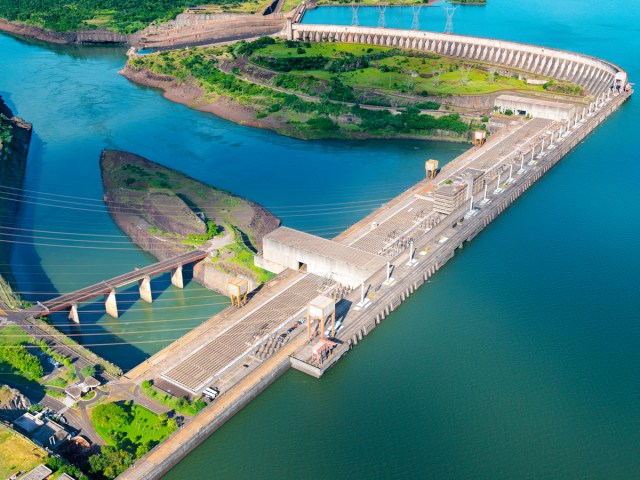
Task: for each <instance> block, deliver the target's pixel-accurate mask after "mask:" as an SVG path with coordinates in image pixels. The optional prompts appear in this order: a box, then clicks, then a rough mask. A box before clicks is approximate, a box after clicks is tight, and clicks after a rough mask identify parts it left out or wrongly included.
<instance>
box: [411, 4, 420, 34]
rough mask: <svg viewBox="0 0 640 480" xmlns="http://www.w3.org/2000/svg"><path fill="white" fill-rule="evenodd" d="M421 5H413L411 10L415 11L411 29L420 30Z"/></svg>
mask: <svg viewBox="0 0 640 480" xmlns="http://www.w3.org/2000/svg"><path fill="white" fill-rule="evenodd" d="M421 8H422V7H421V6H420V5H413V6H412V7H411V11H412V12H413V21H412V22H411V30H420V9H421Z"/></svg>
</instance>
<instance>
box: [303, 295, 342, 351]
mask: <svg viewBox="0 0 640 480" xmlns="http://www.w3.org/2000/svg"><path fill="white" fill-rule="evenodd" d="M329 317H331V336H332V337H335V335H336V302H335V300H334V299H333V298H329V297H325V296H324V295H318V296H317V297H316V298H314V299H313V300H311V301H310V302H309V304H308V305H307V341H308V342H310V341H311V321H312V320H315V319H318V320H319V321H320V335H321V336H322V338H324V326H325V322H326V321H327V319H328V318H329Z"/></svg>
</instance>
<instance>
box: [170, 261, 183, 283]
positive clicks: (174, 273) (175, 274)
mask: <svg viewBox="0 0 640 480" xmlns="http://www.w3.org/2000/svg"><path fill="white" fill-rule="evenodd" d="M171 284H172V285H173V286H174V287H178V288H184V279H183V278H182V265H180V266H179V267H178V268H176V269H175V270H171Z"/></svg>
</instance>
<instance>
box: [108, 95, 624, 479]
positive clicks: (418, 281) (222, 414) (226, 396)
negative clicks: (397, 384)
mask: <svg viewBox="0 0 640 480" xmlns="http://www.w3.org/2000/svg"><path fill="white" fill-rule="evenodd" d="M626 98H627V97H625V96H623V95H621V96H619V97H617V98H612V99H610V100H604V101H603V102H602V103H600V104H599V106H598V107H597V108H596V109H595V110H594V114H593V115H592V116H590V117H588V118H587V120H586V121H585V122H584V123H583V122H579V123H578V124H576V125H575V126H572V127H571V128H570V129H569V131H568V132H567V134H566V135H564V136H561V138H559V139H557V140H555V147H554V148H553V149H547V150H544V152H543V154H542V155H541V156H540V157H539V158H538V157H536V161H535V163H534V164H533V165H530V166H529V168H528V169H527V170H526V171H525V172H524V173H522V174H521V175H516V176H514V179H513V181H512V182H511V183H510V184H508V185H504V188H503V189H501V191H500V192H499V193H497V194H492V195H491V198H490V202H488V203H485V204H483V205H482V206H481V207H480V208H479V209H478V212H477V214H476V215H474V216H473V217H469V218H465V215H464V214H465V213H466V208H467V207H466V205H462V206H461V207H460V208H458V209H457V210H454V211H453V212H452V213H451V214H449V215H446V216H444V217H443V216H442V215H440V221H439V222H437V223H435V224H431V223H428V222H427V223H425V221H426V219H428V218H433V217H429V216H426V217H425V216H422V214H419V215H416V213H420V212H423V211H428V210H429V206H430V205H431V208H432V204H433V202H434V198H433V192H434V191H435V187H438V186H440V185H442V184H445V182H446V181H447V180H452V182H453V179H460V178H462V177H463V176H464V173H465V172H467V173H468V172H469V171H470V170H478V171H482V172H484V174H485V178H484V179H483V180H486V181H487V182H488V186H489V190H491V191H494V188H495V186H496V184H497V183H499V176H500V175H499V173H500V172H501V171H502V170H503V169H504V167H505V166H506V165H505V161H507V162H508V159H509V158H511V157H512V154H513V153H514V152H517V151H519V150H520V149H521V148H523V147H527V148H531V149H532V150H534V151H536V152H538V151H542V148H540V144H541V141H542V140H543V138H544V137H543V136H541V135H540V134H541V132H542V133H546V132H547V131H549V130H550V129H551V131H552V134H553V135H556V134H557V133H558V132H560V128H561V127H562V126H561V125H556V124H554V123H553V122H552V121H550V120H545V119H541V118H538V119H533V120H529V121H523V120H521V121H520V122H512V124H511V125H509V126H507V127H505V129H503V130H502V131H500V132H498V133H497V134H495V135H492V136H491V137H490V138H489V140H488V141H487V143H486V144H485V145H483V146H482V147H479V148H474V149H471V150H469V151H467V152H466V153H464V154H463V155H461V156H460V157H458V158H457V159H456V160H454V161H452V162H450V163H449V164H447V165H446V166H444V167H443V169H442V171H441V173H440V175H439V180H438V181H437V185H436V180H432V179H424V180H422V181H421V182H419V183H418V184H416V185H415V186H413V187H411V188H410V189H408V190H407V191H406V192H404V193H402V194H401V195H399V196H398V197H396V198H395V199H393V200H392V201H390V202H388V203H387V204H385V205H384V206H383V207H381V208H380V209H378V210H376V211H375V212H373V213H372V214H371V215H369V216H367V217H366V218H364V219H363V220H361V221H360V222H358V223H357V224H356V225H354V226H352V227H350V228H349V229H347V230H346V231H345V232H343V233H342V234H340V235H338V236H337V237H336V238H334V239H333V242H330V245H332V246H335V245H336V244H342V245H345V246H350V245H355V244H358V245H361V248H366V249H367V251H378V250H380V249H381V247H382V246H383V245H385V243H386V241H387V240H386V239H387V237H388V235H387V233H388V232H389V231H393V230H395V229H404V232H409V233H410V234H411V235H412V237H413V239H414V240H413V241H412V242H410V243H411V244H415V250H414V249H412V250H414V251H419V252H421V253H420V254H419V255H417V258H418V259H419V261H418V262H415V263H412V264H409V263H410V262H407V261H406V260H407V259H408V258H409V257H410V255H409V254H408V252H407V250H408V249H409V246H407V247H405V248H403V249H400V250H398V251H395V253H394V255H393V256H392V257H390V261H391V262H392V263H393V264H394V265H395V268H394V273H393V277H394V279H395V282H393V283H386V284H385V283H384V282H385V279H386V278H387V268H386V262H385V264H384V265H383V266H382V268H380V269H379V270H378V271H377V272H375V273H374V274H373V275H371V276H370V277H369V279H368V280H367V284H368V285H370V286H371V289H370V291H372V292H375V296H373V295H370V296H369V298H368V300H369V305H368V307H367V308H362V309H356V308H351V306H352V305H353V304H354V303H355V302H356V301H357V300H359V292H358V291H354V292H352V293H351V294H349V295H348V297H347V300H348V301H345V302H339V303H338V304H337V305H336V308H337V311H336V316H337V317H338V318H339V321H338V322H337V323H341V324H342V325H343V326H342V328H340V329H339V330H338V331H337V334H336V346H335V347H334V348H333V350H332V351H330V349H325V348H324V346H323V345H318V344H317V343H312V344H309V343H308V342H307V338H306V336H305V335H300V334H299V335H298V336H297V337H295V338H294V339H293V340H292V341H291V343H290V344H289V345H287V346H285V347H284V348H283V349H282V350H281V351H279V352H276V353H275V354H274V355H273V356H272V357H271V358H267V359H265V361H264V363H260V364H259V366H258V367H257V368H256V370H255V371H251V370H250V369H247V370H248V371H249V373H244V375H243V374H242V372H243V371H242V369H241V368H240V369H239V370H238V371H239V372H240V373H238V374H237V375H238V377H237V379H234V380H233V382H234V383H232V384H231V385H230V389H229V390H227V391H224V390H223V389H221V391H223V393H222V395H221V397H220V398H219V399H217V400H216V403H214V404H213V405H212V406H211V407H208V408H207V409H205V410H204V411H203V412H201V413H200V414H199V415H198V416H196V418H195V419H194V421H193V423H191V424H188V425H186V426H185V428H183V429H180V430H178V431H177V432H175V433H174V434H173V435H172V436H171V437H170V438H169V439H168V440H167V441H166V442H163V443H162V444H161V445H160V446H158V447H157V448H156V449H154V450H153V451H152V452H150V453H149V454H147V455H145V457H143V458H142V459H140V460H138V461H137V462H136V465H135V468H132V469H129V470H127V472H125V473H124V474H123V475H121V477H119V478H121V479H127V480H129V479H155V478H160V477H161V476H162V475H163V474H164V473H166V472H167V471H168V470H169V469H170V468H171V467H173V466H174V465H175V464H176V463H177V462H178V461H179V460H180V459H182V458H184V457H185V456H186V455H187V454H188V453H189V452H190V451H192V450H193V449H194V448H195V447H197V446H198V445H199V444H200V443H201V442H203V441H204V440H205V439H206V438H207V436H208V435H210V434H211V433H212V432H214V431H215V430H216V429H217V428H219V427H220V426H221V425H222V424H223V423H224V422H225V421H226V420H228V419H229V418H230V417H231V416H232V415H233V414H235V413H236V412H238V411H239V410H240V409H241V408H242V407H243V406H244V405H246V403H248V401H250V400H251V399H252V398H254V397H255V396H256V395H257V394H258V393H259V392H260V391H262V390H263V389H264V388H266V386H267V385H269V384H270V383H271V382H273V381H274V380H275V379H276V378H278V377H279V376H281V375H283V374H284V373H285V372H286V370H287V369H288V368H289V366H292V367H293V368H296V369H298V370H300V371H303V372H305V373H308V374H309V375H312V376H314V377H320V376H322V375H323V374H324V373H325V372H326V371H327V369H328V368H331V366H332V365H334V364H335V363H336V362H337V361H338V360H339V359H340V358H341V357H342V356H343V355H345V354H346V353H347V352H349V350H350V349H352V348H354V347H355V346H356V345H357V344H358V343H359V342H360V341H362V339H363V338H364V336H366V335H367V334H368V333H369V332H370V331H372V330H373V329H374V328H375V327H376V326H377V324H379V323H380V322H381V321H383V320H384V319H385V318H386V317H387V316H388V315H389V314H390V313H391V312H392V311H393V310H395V309H396V308H398V306H399V305H400V304H401V303H402V302H403V301H405V300H406V299H407V298H408V297H409V296H410V295H411V294H413V293H414V292H415V291H416V290H417V289H418V288H419V287H420V286H421V285H423V284H424V283H425V282H426V281H427V280H428V279H429V278H430V277H431V276H432V275H433V274H435V272H436V271H437V270H438V269H440V268H441V267H442V266H443V265H445V264H446V263H447V261H448V260H450V259H451V258H453V256H454V255H455V252H456V250H458V249H460V248H462V247H463V245H464V243H465V242H467V241H470V240H471V239H473V238H474V237H475V236H476V235H477V234H478V233H479V232H481V231H482V230H483V229H484V228H485V227H486V226H487V225H489V224H490V223H491V221H493V220H494V219H495V218H496V217H497V216H498V215H499V214H500V213H502V212H503V211H504V210H505V209H506V208H507V207H508V206H509V205H510V204H511V203H513V202H514V201H515V200H516V199H517V198H518V197H519V196H520V195H522V193H524V192H525V191H526V190H527V189H528V188H529V187H530V186H531V185H533V184H534V183H535V182H536V181H537V180H538V179H539V178H541V177H542V176H543V175H544V174H545V173H546V172H547V171H548V170H549V169H550V168H552V167H553V165H555V164H556V163H557V162H558V161H559V160H560V159H561V158H562V157H564V156H565V155H566V154H567V153H568V152H569V151H571V150H572V149H573V148H574V147H575V146H576V145H577V144H578V143H580V142H581V141H582V140H583V139H584V138H585V136H586V135H588V134H589V132H591V131H592V130H593V129H594V128H596V127H597V126H598V125H599V124H600V123H601V122H603V121H604V120H605V119H606V118H607V117H608V116H609V115H610V114H611V113H613V112H614V111H615V110H616V109H617V108H618V107H619V106H620V105H621V104H622V103H623V102H624V100H625V99H626ZM432 187H434V188H432ZM472 190H473V191H475V190H476V189H475V188H472ZM482 190H484V189H482ZM464 191H465V193H466V189H464ZM419 192H422V193H421V194H420V197H418V194H419ZM430 194H431V196H430ZM479 195H482V193H480V194H479ZM422 197H424V198H422ZM373 223H375V224H377V227H376V228H374V229H373V230H372V229H371V225H372V224H373ZM381 231H383V232H385V234H384V235H379V233H380V232H381ZM443 239H444V241H443ZM292 275H293V276H294V278H296V279H297V280H295V282H294V283H293V284H291V282H292V280H291V278H292ZM313 278H315V279H316V280H322V279H321V278H320V277H315V276H312V275H311V274H309V273H306V274H303V273H300V272H292V271H291V270H286V271H285V272H283V273H282V274H281V275H280V276H278V278H277V279H275V280H274V281H272V282H269V283H268V284H266V285H265V289H267V292H268V289H272V290H271V293H270V295H271V298H269V295H267V292H265V291H264V290H265V289H263V291H261V292H260V293H259V294H258V296H259V295H261V294H265V296H266V298H267V300H266V301H265V302H264V303H262V304H259V305H258V306H257V307H255V309H253V310H252V311H251V312H250V313H249V314H248V315H244V316H243V315H241V312H242V311H243V310H244V309H242V310H239V311H238V310H234V311H233V312H234V314H235V315H237V319H234V320H233V321H232V323H231V325H232V326H231V327H225V328H233V329H236V331H237V337H234V341H235V342H237V343H239V342H241V341H243V340H244V339H246V334H245V337H242V332H243V331H244V332H247V331H249V332H250V331H251V329H252V328H253V327H252V325H254V324H255V323H254V322H260V321H262V319H265V318H269V319H271V318H273V316H274V315H276V312H279V309H280V308H285V306H288V307H289V308H288V311H287V312H279V313H278V315H279V317H278V319H279V320H278V321H282V323H281V325H282V327H281V328H286V327H287V326H289V325H290V323H289V322H291V320H295V319H297V318H299V317H298V315H300V314H301V313H302V314H303V312H304V307H303V308H302V310H300V311H298V312H296V308H297V307H298V306H300V305H301V304H300V303H296V302H298V301H299V300H301V299H302V298H304V297H305V296H306V297H307V301H306V302H307V303H308V302H309V300H310V299H312V298H314V297H315V296H317V293H314V288H313V283H312V282H311V281H310V279H313ZM302 281H308V282H309V283H308V284H307V285H309V287H308V288H305V289H303V288H299V287H298V285H300V283H301V282H302ZM287 282H288V283H287ZM283 283H286V285H285V286H284V287H283V285H282V284H283ZM320 288H321V285H320V283H316V290H315V291H316V292H317V291H318V289H320ZM293 293H295V296H293V295H292V294H293ZM285 295H288V296H289V297H288V298H284V296H285ZM253 301H255V298H254V300H252V302H253ZM272 302H276V303H272ZM249 305H251V303H250V304H249ZM245 308H247V307H245ZM219 321H220V320H219V319H212V320H211V325H212V326H211V327H207V328H214V327H213V325H215V324H217V323H218V322H219ZM245 321H247V322H248V323H247V324H244V322H245ZM272 324H275V322H273V321H272V320H269V325H268V326H267V327H266V328H267V329H271V328H272V327H271V325H272ZM289 330H291V327H290V328H289V329H288V330H287V331H289ZM299 330H300V329H297V330H294V332H295V331H298V332H299ZM203 332H206V330H203V331H202V332H195V333H194V335H193V337H192V338H189V339H187V340H185V342H184V343H183V344H178V343H177V344H176V345H173V346H172V347H171V348H170V349H168V350H169V351H167V352H160V353H159V354H157V355H155V356H154V357H152V358H151V359H149V361H148V362H145V364H143V365H141V366H139V367H137V368H136V371H135V372H134V373H133V374H132V375H135V378H136V379H137V381H141V379H145V378H153V377H152V375H153V372H157V371H158V370H161V369H163V368H166V365H169V364H171V362H172V361H175V358H179V359H180V364H181V365H182V368H183V369H184V374H185V376H187V375H189V374H191V375H193V373H194V370H193V368H191V367H190V365H189V363H190V361H189V358H188V355H189V352H192V351H193V343H194V342H196V341H197V340H196V339H198V338H201V337H202V335H203ZM216 335H219V334H216ZM223 335H224V334H223ZM218 338H219V337H216V338H215V339H214V340H211V341H210V342H209V343H206V348H208V355H209V359H210V360H209V361H214V359H215V358H216V357H218V356H221V355H225V354H226V351H227V350H226V349H227V347H228V346H230V345H233V347H234V348H236V347H235V344H232V342H231V340H232V339H228V340H227V341H226V342H224V343H220V344H218V345H217V346H213V345H212V346H211V348H210V349H209V344H210V343H212V342H217V341H218ZM318 355H320V357H321V358H320V360H321V361H319V359H318ZM244 358H247V357H246V356H245V357H244ZM205 361H206V358H205V357H201V358H199V359H196V362H197V365H199V367H198V368H201V367H202V368H204V367H203V366H204V362H205ZM245 361H247V365H249V363H250V362H249V360H245ZM228 362H229V363H230V364H231V365H233V364H235V363H237V360H235V359H232V360H229V361H228ZM234 378H235V377H234Z"/></svg>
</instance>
